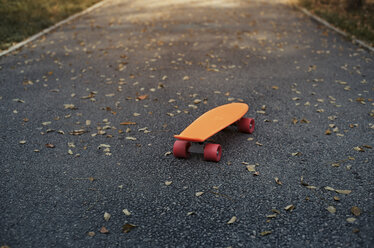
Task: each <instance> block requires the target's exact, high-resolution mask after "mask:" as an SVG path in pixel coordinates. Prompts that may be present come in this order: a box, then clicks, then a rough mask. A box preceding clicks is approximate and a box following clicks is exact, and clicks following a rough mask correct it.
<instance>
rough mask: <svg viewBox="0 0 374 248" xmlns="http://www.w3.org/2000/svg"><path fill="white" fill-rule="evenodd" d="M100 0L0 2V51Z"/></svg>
mask: <svg viewBox="0 0 374 248" xmlns="http://www.w3.org/2000/svg"><path fill="white" fill-rule="evenodd" d="M99 1H101V0H0V16H1V18H0V50H5V49H7V48H9V47H11V46H12V45H14V44H16V43H18V42H20V41H22V40H25V39H26V38H28V37H29V36H31V35H34V34H36V33H38V32H40V31H41V30H43V29H45V28H48V27H50V26H52V25H53V24H55V23H57V22H59V21H61V20H63V19H65V18H67V17H69V16H71V15H73V14H75V13H77V12H80V11H82V10H84V9H86V8H88V7H90V6H91V5H93V4H95V3H97V2H99Z"/></svg>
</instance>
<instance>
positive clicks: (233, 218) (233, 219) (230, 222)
mask: <svg viewBox="0 0 374 248" xmlns="http://www.w3.org/2000/svg"><path fill="white" fill-rule="evenodd" d="M236 220H237V218H236V216H233V217H231V219H230V220H229V221H228V222H227V224H233V223H234V222H235V221H236Z"/></svg>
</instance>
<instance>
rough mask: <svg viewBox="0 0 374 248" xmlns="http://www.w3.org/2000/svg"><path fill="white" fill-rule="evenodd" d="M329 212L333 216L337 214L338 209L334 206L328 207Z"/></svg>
mask: <svg viewBox="0 0 374 248" xmlns="http://www.w3.org/2000/svg"><path fill="white" fill-rule="evenodd" d="M327 211H329V212H330V213H332V214H335V213H336V208H335V207H333V206H328V207H327Z"/></svg>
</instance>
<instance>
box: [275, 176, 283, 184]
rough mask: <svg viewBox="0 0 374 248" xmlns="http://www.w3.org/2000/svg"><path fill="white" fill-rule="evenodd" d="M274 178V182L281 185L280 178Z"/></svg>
mask: <svg viewBox="0 0 374 248" xmlns="http://www.w3.org/2000/svg"><path fill="white" fill-rule="evenodd" d="M274 180H275V182H276V183H277V184H278V185H282V182H281V180H279V178H278V177H274Z"/></svg>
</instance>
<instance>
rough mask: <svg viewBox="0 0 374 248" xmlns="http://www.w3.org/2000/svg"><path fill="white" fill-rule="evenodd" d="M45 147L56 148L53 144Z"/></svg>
mask: <svg viewBox="0 0 374 248" xmlns="http://www.w3.org/2000/svg"><path fill="white" fill-rule="evenodd" d="M45 147H47V148H55V147H56V146H55V145H53V144H45Z"/></svg>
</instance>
